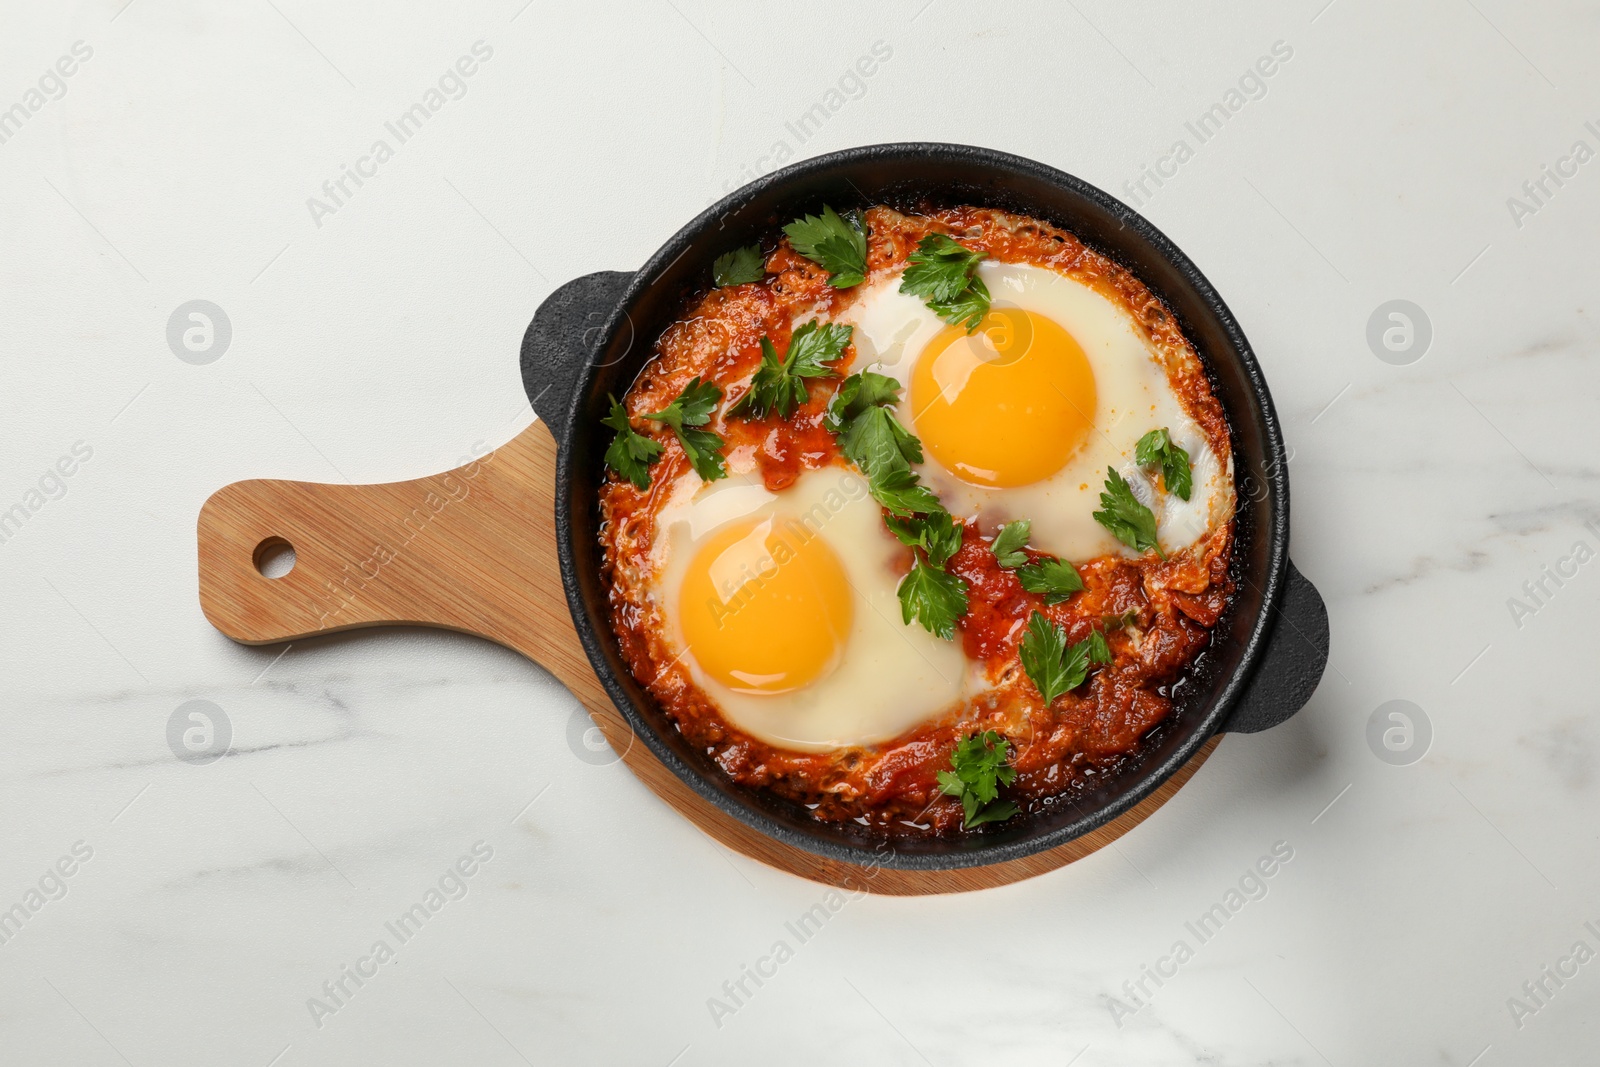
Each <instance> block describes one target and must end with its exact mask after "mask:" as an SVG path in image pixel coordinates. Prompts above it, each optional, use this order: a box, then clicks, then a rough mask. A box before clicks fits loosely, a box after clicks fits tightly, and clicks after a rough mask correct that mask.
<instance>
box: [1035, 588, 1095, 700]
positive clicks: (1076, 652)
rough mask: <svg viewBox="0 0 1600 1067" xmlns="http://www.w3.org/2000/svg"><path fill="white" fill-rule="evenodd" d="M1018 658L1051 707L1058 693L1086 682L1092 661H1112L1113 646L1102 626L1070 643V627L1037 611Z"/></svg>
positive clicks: (1069, 690) (1068, 691) (1067, 691)
mask: <svg viewBox="0 0 1600 1067" xmlns="http://www.w3.org/2000/svg"><path fill="white" fill-rule="evenodd" d="M1018 658H1019V659H1021V660H1022V669H1023V670H1024V671H1025V672H1027V675H1028V678H1029V679H1030V680H1031V681H1032V682H1033V684H1034V685H1035V686H1037V687H1038V690H1039V695H1040V696H1042V697H1044V706H1045V707H1047V708H1048V707H1049V706H1050V705H1051V704H1053V703H1054V702H1055V699H1056V697H1058V696H1060V695H1061V694H1063V693H1070V692H1071V691H1072V690H1074V689H1076V688H1078V686H1080V685H1082V684H1083V683H1084V681H1085V680H1086V679H1087V678H1088V677H1089V664H1091V663H1110V662H1111V646H1110V645H1108V644H1107V643H1106V636H1105V634H1103V633H1101V632H1100V631H1099V630H1094V631H1092V632H1091V633H1090V634H1089V636H1088V637H1086V638H1084V639H1083V640H1082V641H1079V642H1077V643H1076V644H1073V645H1069V644H1067V633H1066V631H1065V630H1063V629H1062V628H1061V627H1059V626H1057V625H1056V624H1055V623H1053V622H1051V621H1050V620H1049V619H1047V618H1045V617H1044V615H1043V614H1042V613H1040V612H1037V611H1036V612H1034V613H1033V618H1031V619H1029V620H1028V632H1027V633H1025V634H1023V635H1022V648H1021V650H1020V652H1019V654H1018Z"/></svg>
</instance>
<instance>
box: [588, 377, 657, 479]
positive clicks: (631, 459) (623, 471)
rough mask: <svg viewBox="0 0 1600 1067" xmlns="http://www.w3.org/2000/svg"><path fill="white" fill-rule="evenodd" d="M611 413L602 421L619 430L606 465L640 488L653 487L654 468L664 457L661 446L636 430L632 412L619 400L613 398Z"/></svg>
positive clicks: (609, 450) (607, 455)
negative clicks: (656, 462) (631, 415)
mask: <svg viewBox="0 0 1600 1067" xmlns="http://www.w3.org/2000/svg"><path fill="white" fill-rule="evenodd" d="M609 399H610V401H611V414H609V415H607V416H606V417H605V418H603V419H601V420H600V423H601V425H603V426H609V427H611V428H612V429H613V430H615V431H617V435H616V436H615V437H613V438H612V439H611V447H609V448H607V449H606V466H608V467H610V468H611V469H612V470H614V471H616V472H617V473H618V474H620V475H622V476H623V477H624V478H626V479H628V481H630V482H632V483H633V485H634V488H636V489H648V488H650V465H651V464H652V463H654V462H655V461H656V460H657V459H659V458H660V457H661V445H660V444H658V443H657V442H655V441H652V440H650V438H648V437H646V436H645V435H644V434H642V433H640V432H639V431H638V430H635V429H634V428H633V424H632V423H630V422H629V421H628V412H627V409H626V408H624V407H623V406H622V405H621V404H619V403H617V398H616V397H614V396H612V397H609Z"/></svg>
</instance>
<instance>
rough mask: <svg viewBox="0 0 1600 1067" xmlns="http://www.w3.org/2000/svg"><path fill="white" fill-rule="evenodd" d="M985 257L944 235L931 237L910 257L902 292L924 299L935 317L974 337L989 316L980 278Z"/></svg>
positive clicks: (984, 287) (987, 296) (986, 298)
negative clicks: (980, 270) (980, 267)
mask: <svg viewBox="0 0 1600 1067" xmlns="http://www.w3.org/2000/svg"><path fill="white" fill-rule="evenodd" d="M984 256H985V253H983V252H974V251H972V250H971V249H970V248H967V247H966V246H965V245H962V244H958V243H957V242H956V241H954V240H952V239H950V238H949V237H946V236H945V235H944V234H942V233H930V234H929V235H928V236H926V237H924V238H923V239H922V240H921V241H920V242H918V243H917V250H916V251H915V252H913V253H911V258H910V260H909V262H908V265H907V266H906V269H905V273H904V274H902V275H901V276H900V291H901V292H902V293H909V294H910V295H912V296H920V297H922V299H923V302H924V303H926V304H927V305H928V307H929V309H930V310H932V311H933V313H934V314H936V315H938V316H939V317H940V318H941V319H943V320H944V321H945V322H948V323H950V324H951V325H952V326H965V327H966V328H967V332H968V333H971V332H972V331H973V330H976V329H977V328H978V324H979V323H980V322H982V321H983V317H984V316H985V315H987V314H988V313H989V288H988V286H986V285H984V284H983V279H981V278H979V277H978V276H977V270H978V261H979V260H981V259H983V258H984Z"/></svg>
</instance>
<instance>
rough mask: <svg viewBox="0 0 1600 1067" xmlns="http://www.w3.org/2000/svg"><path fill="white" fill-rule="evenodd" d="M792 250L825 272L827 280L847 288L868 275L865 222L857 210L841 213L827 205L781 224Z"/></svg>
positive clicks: (836, 287) (837, 287) (832, 284)
mask: <svg viewBox="0 0 1600 1067" xmlns="http://www.w3.org/2000/svg"><path fill="white" fill-rule="evenodd" d="M783 232H784V233H786V234H788V236H789V243H790V244H791V245H793V246H794V250H795V251H796V252H799V253H800V254H801V255H802V256H805V257H806V258H807V259H809V260H811V262H813V263H815V264H817V265H818V266H820V267H822V268H823V269H824V270H826V271H827V272H828V284H829V285H831V286H833V287H834V288H835V289H848V288H850V287H851V286H852V285H860V284H861V283H862V282H864V281H866V279H867V225H866V222H865V221H864V220H863V219H862V218H861V214H860V212H856V211H846V212H845V213H844V214H843V215H840V214H839V213H838V212H836V211H834V210H833V208H831V207H827V206H826V205H824V206H823V208H822V215H821V216H820V217H818V216H816V215H806V216H805V217H804V218H799V219H796V220H794V221H793V222H791V223H789V225H787V226H785V227H784V228H783Z"/></svg>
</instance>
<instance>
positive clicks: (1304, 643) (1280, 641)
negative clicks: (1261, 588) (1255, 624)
mask: <svg viewBox="0 0 1600 1067" xmlns="http://www.w3.org/2000/svg"><path fill="white" fill-rule="evenodd" d="M1329 641H1330V634H1329V629H1328V608H1327V605H1326V604H1324V603H1323V602H1322V595H1321V594H1320V593H1318V592H1317V587H1316V586H1314V585H1312V584H1311V581H1310V579H1308V578H1306V576H1305V575H1303V574H1301V573H1300V572H1299V571H1298V570H1296V569H1295V566H1294V564H1293V563H1290V564H1289V573H1288V582H1287V583H1286V585H1285V587H1284V591H1283V599H1282V602H1281V603H1280V604H1279V605H1278V609H1277V611H1276V612H1275V613H1274V614H1273V619H1272V631H1271V634H1270V636H1269V637H1268V639H1267V647H1266V653H1265V655H1264V656H1262V658H1261V662H1260V663H1258V664H1257V665H1256V669H1255V673H1254V674H1252V675H1251V676H1250V684H1249V686H1248V687H1247V688H1246V689H1245V691H1244V695H1243V696H1241V697H1240V698H1239V702H1238V703H1237V704H1235V705H1234V708H1233V711H1232V712H1230V713H1229V715H1228V718H1227V719H1226V720H1225V721H1224V722H1223V724H1222V727H1221V729H1220V730H1219V731H1218V732H1219V733H1220V732H1223V731H1226V732H1227V733H1231V734H1253V733H1259V732H1260V731H1262V730H1270V729H1271V728H1272V727H1274V726H1277V725H1278V724H1279V723H1281V722H1286V721H1287V720H1288V719H1289V718H1290V717H1292V716H1293V715H1294V713H1295V712H1297V711H1299V710H1300V709H1301V708H1303V707H1304V706H1305V704H1306V701H1308V700H1310V699H1311V694H1312V693H1314V692H1316V689H1317V683H1318V682H1320V681H1322V672H1323V670H1324V669H1325V668H1326V667H1327V665H1328V645H1329Z"/></svg>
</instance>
